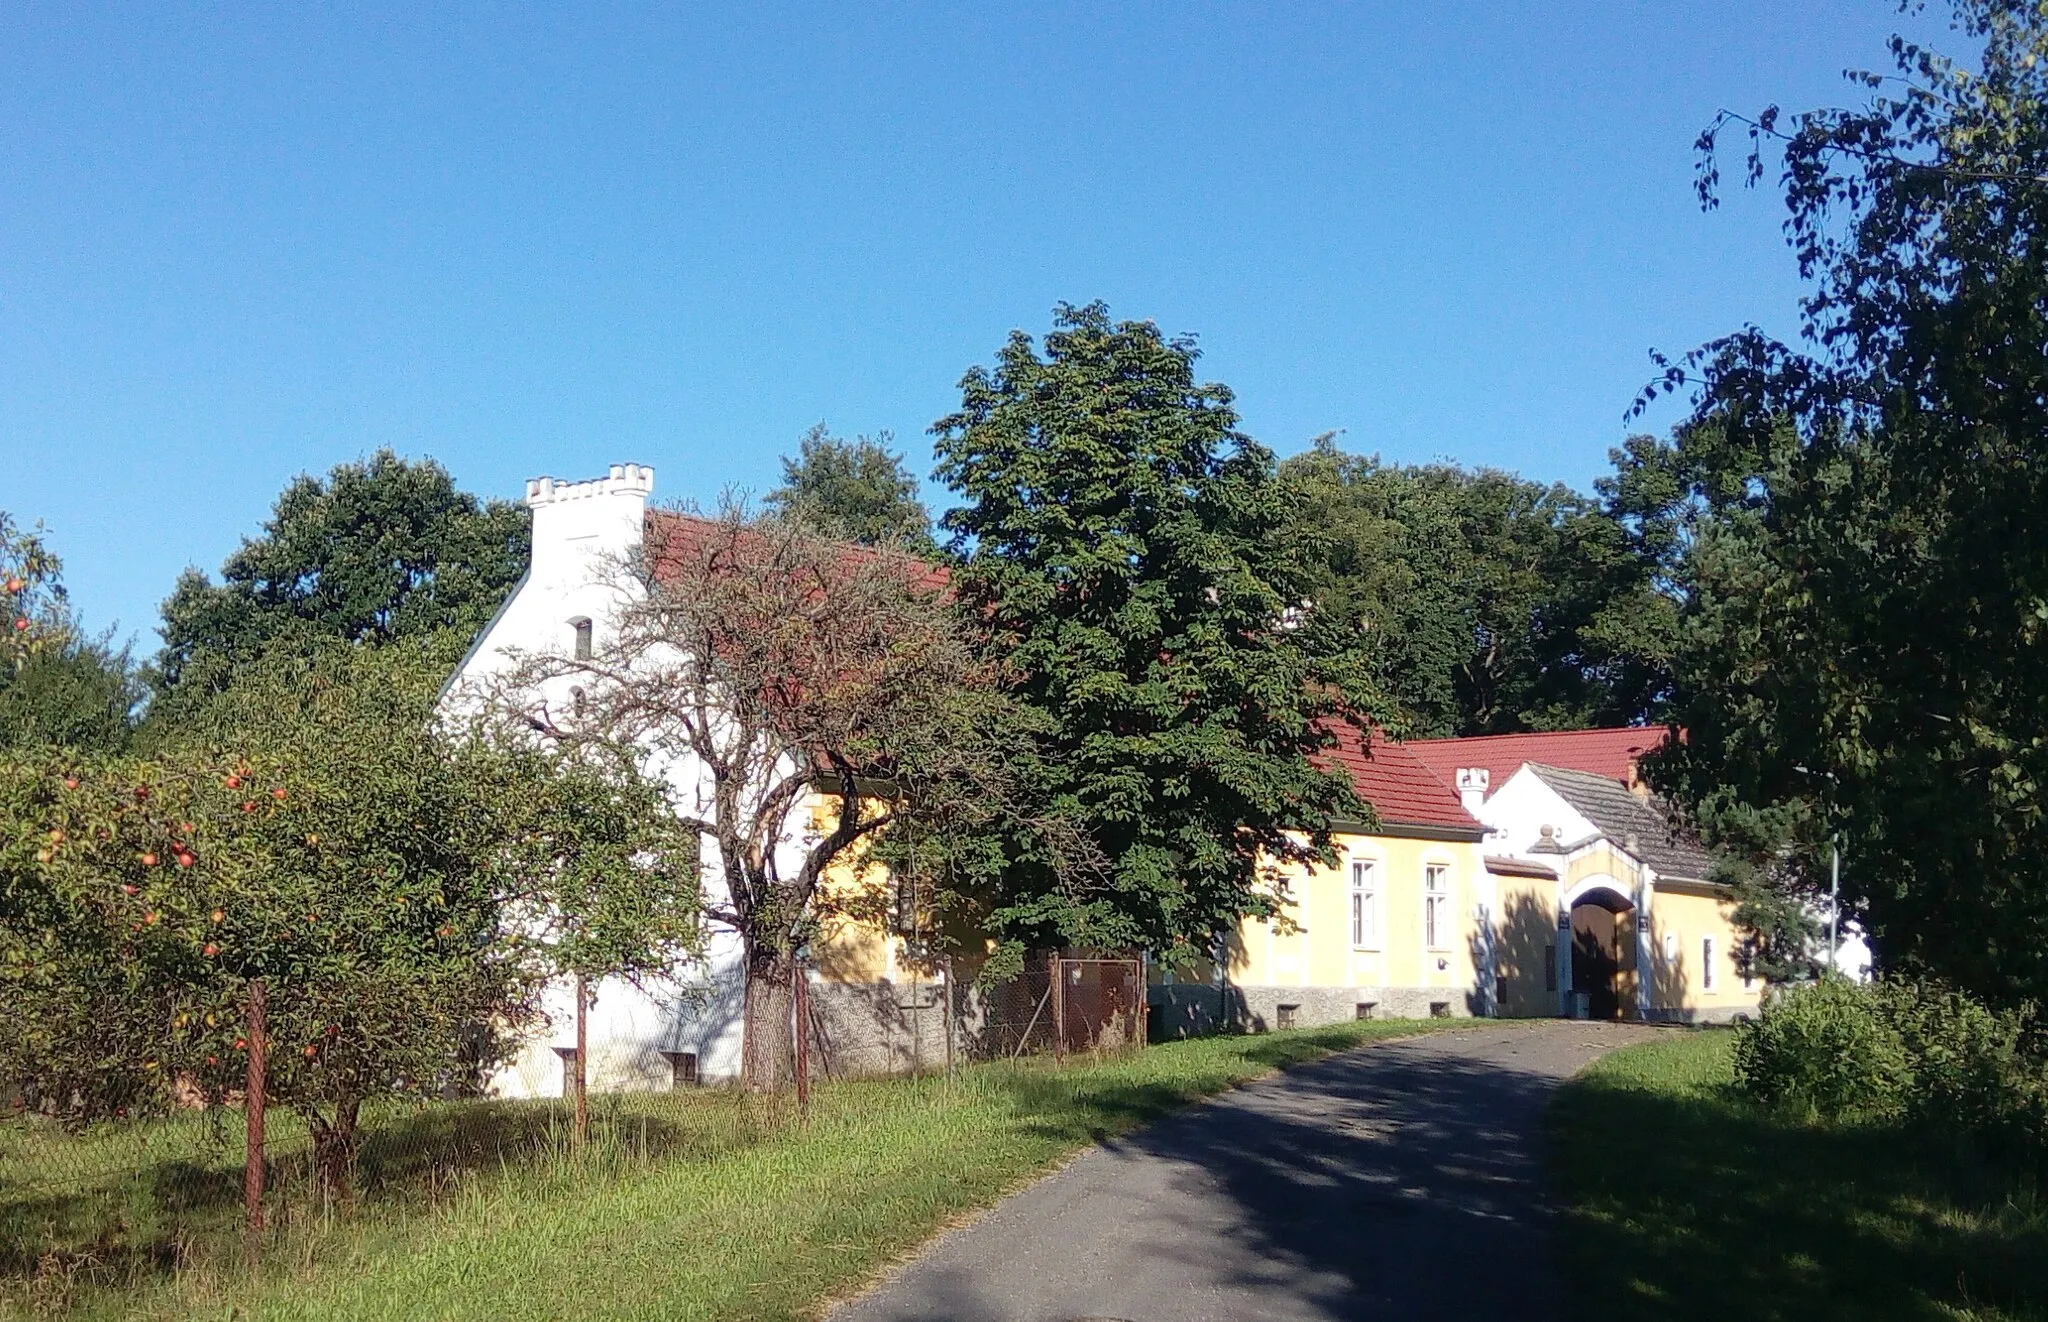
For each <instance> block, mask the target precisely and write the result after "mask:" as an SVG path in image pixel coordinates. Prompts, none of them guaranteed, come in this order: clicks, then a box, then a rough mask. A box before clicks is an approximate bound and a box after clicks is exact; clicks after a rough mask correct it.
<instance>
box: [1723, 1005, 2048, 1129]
mask: <svg viewBox="0 0 2048 1322" xmlns="http://www.w3.org/2000/svg"><path fill="white" fill-rule="evenodd" d="M2032 1018H2033V1011H2032V1008H2031V1007H2027V1008H2025V1009H2021V1010H1993V1009H1991V1008H1990V1007H1988V1006H1986V1005H1984V1004H1983V1003H1982V1002H1980V1001H1977V1000H1975V999H1973V998H1972V997H1970V996H1968V995H1967V994H1965V993H1963V992H1959V991H1955V990H1952V989H1950V988H1947V987H1942V986H1939V985H1937V984H1931V983H1917V982H1905V981H1888V982H1879V983H1873V984H1868V985H1859V984H1856V983H1852V982H1847V981H1845V980H1843V979H1840V978H1828V979H1824V980H1822V981H1820V982H1816V983H1812V984H1809V985H1807V986H1803V987H1796V988H1793V989H1792V990H1790V991H1787V992H1782V993H1780V994H1778V995H1776V996H1774V997H1773V998H1772V999H1771V1000H1770V1001H1768V1002H1767V1003H1766V1004H1765V1005H1764V1007H1763V1012H1762V1014H1761V1015H1760V1016H1759V1017H1758V1018H1757V1019H1756V1021H1755V1022H1753V1023H1750V1024H1747V1025H1745V1026H1744V1027H1743V1028H1742V1030H1741V1033H1740V1035H1739V1036H1738V1037H1737V1039H1736V1043H1735V1069H1736V1078H1737V1081H1738V1082H1739V1084H1740V1085H1741V1087H1742V1089H1743V1090H1744V1091H1745V1092H1747V1093H1748V1094H1749V1095H1750V1096H1751V1097H1753V1098H1755V1099H1756V1100H1758V1101H1760V1102H1763V1103H1765V1104H1766V1105H1770V1106H1778V1107H1785V1108H1789V1109H1794V1110H1798V1111H1801V1112H1804V1113H1806V1114H1809V1115H1815V1116H1819V1117H1821V1118H1823V1119H1829V1120H1834V1119H1843V1118H1852V1117H1853V1118H1857V1119H1892V1118H1895V1119H1899V1120H1903V1121H1905V1122H1906V1123H1908V1124H1911V1125H1913V1126H1915V1127H1917V1128H1922V1129H1926V1130H1939V1131H1942V1132H1946V1133H1951V1134H1956V1135H1959V1136H1967V1137H1970V1138H1974V1139H1978V1140H1981V1141H1985V1142H1989V1143H1991V1144H1993V1145H1995V1146H2000V1147H2014V1146H2016V1147H2019V1148H2022V1149H2032V1150H2034V1151H2036V1152H2041V1151H2048V1069H2044V1063H2043V1062H2042V1061H2041V1060H2040V1059H2039V1058H2038V1057H2037V1056H2036V1055H2034V1054H2033V1053H2031V1052H2030V1051H2029V1050H2028V1042H2029V1038H2028V1030H2029V1027H2030V1024H2031V1020H2032Z"/></svg>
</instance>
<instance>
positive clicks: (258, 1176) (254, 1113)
mask: <svg viewBox="0 0 2048 1322" xmlns="http://www.w3.org/2000/svg"><path fill="white" fill-rule="evenodd" d="M267 1009H268V1005H267V1001H266V998H265V995H264V991H263V979H261V978H251V979H250V980H249V1009H248V1013H247V1015H246V1016H245V1022H244V1023H243V1026H242V1034H243V1037H244V1039H245V1040H246V1041H247V1042H248V1044H249V1072H248V1075H247V1077H246V1079H245V1080H244V1083H243V1092H242V1123H243V1126H244V1129H245V1134H246V1141H247V1146H248V1155H247V1157H246V1158H245V1159H244V1161H243V1165H242V1205H243V1208H244V1210H246V1211H247V1213H248V1218H249V1228H248V1236H249V1256H250V1258H251V1259H252V1260H253V1259H254V1258H255V1257H256V1255H257V1253H258V1252H259V1251H260V1249H261V1247H262V1239H263V1176H264V1167H263V1108H264V1105H265V1103H266V1098H265V1096H264V1093H265V1090H266V1088H267V1086H268V1077H267V1071H268V1068H269V1058H268V1055H267V1053H266V1051H265V1048H266V1047H267V1046H268V1045H269V1036H270V1023H269V1016H268V1014H267V1013H266V1011H267Z"/></svg>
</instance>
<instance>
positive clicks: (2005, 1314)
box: [1550, 1034, 2048, 1322]
mask: <svg viewBox="0 0 2048 1322" xmlns="http://www.w3.org/2000/svg"><path fill="white" fill-rule="evenodd" d="M1717 1038H1720V1039H1722V1040H1718V1041H1717V1040H1716V1039H1717ZM1726 1049H1727V1043H1726V1041H1725V1038H1723V1037H1722V1035H1720V1034H1699V1035H1695V1036H1694V1037H1693V1040H1691V1041H1681V1042H1676V1043H1668V1044H1667V1043H1659V1044H1657V1045H1656V1046H1655V1047H1653V1048H1644V1049H1642V1050H1645V1051H1655V1052H1661V1053H1666V1054H1665V1060H1666V1061H1667V1062H1671V1061H1677V1060H1678V1059H1679V1057H1680V1055H1681V1053H1686V1054H1690V1055H1691V1056H1692V1057H1694V1058H1695V1063H1697V1064H1700V1065H1703V1066H1705V1067H1706V1068H1703V1069H1701V1070H1699V1071H1698V1073H1697V1074H1696V1075H1695V1077H1694V1078H1693V1079H1692V1080H1691V1081H1689V1082H1680V1081H1674V1080H1673V1078H1672V1077H1671V1076H1670V1075H1664V1076H1662V1077H1660V1076H1659V1074H1658V1072H1657V1071H1655V1070H1654V1069H1651V1070H1646V1071H1636V1070H1632V1069H1630V1068H1628V1067H1629V1065H1630V1064H1631V1062H1630V1061H1628V1060H1627V1058H1626V1057H1625V1056H1617V1057H1615V1058H1613V1059H1612V1060H1611V1061H1610V1062H1608V1065H1609V1066H1612V1067H1614V1068H1606V1067H1602V1068H1596V1069H1595V1070H1593V1071H1591V1072H1589V1073H1588V1074H1587V1075H1586V1076H1583V1077H1581V1078H1580V1079H1578V1080H1577V1081H1575V1082H1574V1083H1573V1084H1571V1085H1570V1086H1569V1087H1567V1088H1566V1089H1565V1090H1564V1091H1563V1092H1562V1093H1561V1095H1560V1096H1559V1098H1558V1101H1557V1103H1556V1105H1555V1107H1554V1109H1553V1110H1552V1112H1551V1116H1550V1140H1551V1154H1550V1155H1551V1158H1552V1162H1553V1169H1554V1171H1555V1173H1556V1175H1557V1177H1558V1183H1559V1185H1560V1193H1561V1194H1562V1195H1563V1196H1564V1198H1565V1199H1566V1200H1567V1202H1568V1211H1567V1214H1566V1236H1565V1243H1564V1245H1563V1250H1564V1252H1563V1257H1564V1261H1565V1263H1566V1265H1567V1289H1568V1291H1569V1294H1568V1297H1569V1299H1570V1301H1571V1303H1572V1305H1573V1307H1571V1308H1569V1309H1568V1310H1567V1311H1568V1312H1570V1313H1571V1314H1572V1315H1574V1316H1585V1317H1590V1316H1596V1315H1613V1316H1627V1317H1630V1318H1643V1319H1668V1320H1669V1322H1680V1320H1689V1319H1701V1322H1705V1320H1707V1319H1712V1320H1713V1322H1727V1320H1728V1319H1731V1318H1744V1319H1775V1318H1784V1319H1788V1320H1789V1319H1795V1318H1796V1319H1801V1320H1802V1322H1805V1320H1806V1319H1812V1318H1832V1317H1869V1318H1927V1319H1934V1318H1944V1319H1954V1318H1958V1317H1964V1318H1978V1319H1991V1318H2042V1317H2048V1215H2044V1213H2043V1209H2042V1207H2041V1204H2040V1202H2039V1201H2038V1196H2037V1186H2036V1185H2035V1184H2034V1182H2033V1180H2032V1179H2031V1177H2029V1176H2027V1175H2022V1174H2020V1173H2018V1172H2015V1171H2012V1170H2009V1169H2002V1168H2001V1167H2000V1166H1998V1165H1997V1164H1995V1163H1990V1162H1987V1161H1984V1160H1983V1159H1981V1158H1979V1157H1976V1156H1973V1155H1971V1154H1969V1153H1967V1152H1964V1151H1961V1150H1958V1149H1957V1148H1956V1147H1955V1146H1953V1145H1950V1144H1945V1143H1939V1142H1932V1143H1930V1142H1929V1141H1927V1140H1925V1139H1919V1138H1915V1137H1913V1136H1909V1135H1906V1134H1903V1133H1900V1132H1897V1131H1894V1130H1891V1129H1885V1128H1873V1127H1862V1128H1828V1127H1821V1126H1807V1125H1800V1124H1794V1123H1789V1122H1787V1121H1784V1120H1780V1119H1778V1118H1775V1117H1772V1116H1770V1115H1767V1114H1764V1113H1761V1112H1759V1111H1758V1110H1757V1109H1756V1108H1754V1107H1752V1106H1750V1105H1749V1104H1748V1103H1746V1102H1745V1101H1743V1100H1742V1099H1741V1098H1740V1097H1738V1096H1737V1095H1736V1094H1735V1093H1734V1091H1733V1087H1732V1084H1730V1083H1727V1082H1725V1081H1723V1080H1721V1079H1720V1077H1719V1075H1720V1074H1721V1072H1722V1071H1721V1070H1720V1069H1719V1068H1718V1066H1719V1064H1720V1061H1721V1060H1725V1053H1726ZM1717 1053H1718V1056H1719V1059H1718V1060H1717V1059H1715V1057H1716V1055H1717ZM1640 1059H1642V1060H1643V1061H1645V1062H1646V1063H1647V1064H1649V1065H1655V1064H1657V1063H1658V1058H1656V1057H1649V1056H1645V1057H1641V1058H1640Z"/></svg>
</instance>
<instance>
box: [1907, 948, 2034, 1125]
mask: <svg viewBox="0 0 2048 1322" xmlns="http://www.w3.org/2000/svg"><path fill="white" fill-rule="evenodd" d="M1871 994H1872V996H1873V997H1874V999H1875V1000H1876V1002H1877V1005H1878V1011H1879V1013H1880V1014H1882V1015H1883V1016H1884V1017H1885V1018H1886V1019H1887V1020H1888V1021H1889V1022H1890V1023H1891V1025H1892V1027H1893V1029H1894V1030H1895V1031H1896V1032H1897V1033H1898V1035H1899V1040H1900V1042H1901V1044H1902V1045H1903V1046H1904V1047H1905V1050H1906V1056H1907V1059H1908V1061H1909V1062H1910V1063H1911V1068H1912V1087H1911V1088H1910V1089H1909V1090H1908V1092H1907V1095H1906V1107H1905V1113H1906V1116H1907V1118H1908V1119H1910V1120H1912V1121H1914V1122H1916V1123H1919V1124H1923V1125H1927V1126H1929V1127H1934V1128H1946V1129H1957V1130H1965V1131H1968V1132H1970V1133H1975V1134H1983V1135H1991V1134H1995V1133H1999V1132H2002V1131H2005V1130H2008V1129H2010V1128H2011V1127H2012V1125H2013V1124H2014V1122H2015V1121H2016V1120H2018V1119H2019V1118H2020V1117H2021V1115H2022V1113H2023V1112H2024V1111H2025V1109H2026V1101H2027V1095H2028V1092H2029V1091H2030V1089H2029V1084H2030V1082H2031V1077H2032V1075H2033V1074H2034V1073H2035V1070H2034V1068H2033V1065H2032V1062H2030V1061H2029V1060H2028V1059H2027V1057H2026V1054H2025V1052H2024V1051H2023V1050H2022V1047H2021V1044H2022V1041H2023V1039H2024V1035H2025V1032H2026V1027H2027V1019H2028V1017H2029V1015H2028V1013H2027V1012H2024V1011H2003V1012H2001V1011H1995V1010H1992V1009H1990V1008H1989V1007H1988V1006H1985V1005H1984V1004H1982V1003H1981V1002H1979V1001H1976V1000H1974V999H1972V998H1971V997H1969V996H1967V995H1965V994H1964V993H1962V992H1958V991H1954V990H1951V989H1949V988H1946V987H1941V986H1937V985H1928V984H1920V983H1909V982H1891V983H1881V984H1878V985H1877V986H1876V987H1875V988H1874V989H1873V990H1872V993H1871Z"/></svg>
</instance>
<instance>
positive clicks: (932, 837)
mask: <svg viewBox="0 0 2048 1322" xmlns="http://www.w3.org/2000/svg"><path fill="white" fill-rule="evenodd" d="M615 572H616V574H617V576H618V577H617V584H618V586H619V588H620V589H621V590H620V594H619V596H620V600H621V602H622V605H621V608H620V609H619V611H618V613H617V614H616V615H615V616H614V617H613V619H612V620H611V621H610V624H609V627H608V628H607V629H606V630H605V631H604V635H603V637H602V639H601V640H600V641H599V643H598V645H597V646H596V647H595V648H594V649H593V652H592V654H591V655H589V656H575V655H564V654H559V653H556V654H541V655H533V656H528V657H524V658H521V659H520V663H519V664H518V665H517V666H515V667H513V668H512V669H511V670H510V671H509V672H508V673H506V674H504V675H502V676H499V677H497V678H496V679H494V680H492V681H487V682H485V683H484V684H483V685H482V686H481V689H480V691H479V692H477V693H475V695H474V698H473V699H471V700H474V701H477V702H479V703H480V704H481V705H483V706H484V707H485V708H486V709H489V710H498V711H505V712H511V713H516V714H517V715H518V716H519V718H520V719H521V720H523V721H524V723H525V724H527V725H528V726H529V727H531V728H533V729H535V730H538V731H541V732H543V733H544V734H545V735H546V736H547V737H548V738H549V739H551V740H555V741H557V742H559V743H560V744H561V746H563V747H565V748H568V749H617V750H630V752H631V754H632V755H634V756H644V757H647V758H649V759H651V760H653V761H654V762H656V763H658V764H660V765H662V766H665V767H669V768H672V769H675V770H676V771H678V773H679V774H681V775H682V776H684V777H685V778H686V779H689V780H692V781H694V783H692V784H691V785H690V790H691V793H690V798H691V799H692V800H693V801H692V802H691V803H690V804H689V805H687V807H686V808H684V810H683V815H682V817H681V822H682V825H683V826H684V827H685V828H687V829H688V830H689V831H690V832H692V833H696V834H694V835H693V836H692V838H693V839H695V838H698V837H699V836H701V838H702V839H703V840H704V841H705V842H706V843H707V844H708V845H709V847H710V849H711V850H712V851H714V853H715V862H716V865H717V868H718V876H719V878H720V881H721V883H722V884H721V886H720V887H719V891H720V893H719V894H718V895H717V896H716V897H715V898H714V899H713V900H712V902H710V903H709V904H708V905H707V907H706V912H705V916H706V918H707V919H708V920H709V921H712V922H716V923H718V924H720V925H722V926H724V927H726V928H728V929H730V930H731V931H733V932H735V933H737V934H738V935H739V937H740V940H741V943H742V946H743V950H744V960H745V978H746V1010H745V1014H746V1018H745V1036H744V1051H743V1057H742V1059H743V1070H744V1074H745V1078H746V1081H747V1084H748V1086H749V1087H752V1088H757V1089H775V1088H779V1087H781V1086H782V1085H783V1083H784V1082H785V1081H786V1080H787V1079H788V1078H789V1074H790V1065H791V1061H792V1058H793V1056H792V1048H793V1045H794V1038H793V1037H792V1034H791V1025H792V1023H793V1019H792V1011H793V999H794V989H795V981H796V979H797V978H798V977H799V976H801V969H800V966H799V962H798V956H799V952H800V951H801V950H802V949H803V947H804V946H805V945H807V944H808V943H809V942H810V941H811V940H812V939H813V938H814V937H815V936H816V935H817V934H818V933H819V931H820V930H821V927H822V925H823V924H825V923H827V922H829V921H832V920H835V919H839V918H844V917H854V918H865V919H872V918H875V917H877V916H879V914H878V911H879V910H880V909H881V908H882V907H883V906H882V905H879V904H877V903H876V901H877V900H878V899H880V898H881V897H879V896H878V895H877V894H876V893H875V892H876V891H878V890H880V889H881V888H882V887H883V886H885V885H886V880H887V879H886V877H885V876H883V875H878V873H879V872H880V869H876V868H870V867H868V866H866V864H867V863H868V862H869V861H870V858H869V851H877V850H880V849H882V848H883V847H884V846H887V845H889V844H890V843H891V842H892V841H896V840H899V839H900V840H901V841H902V843H904V844H907V845H911V846H914V848H915V850H916V852H917V853H918V854H919V855H920V859H921V861H923V862H925V863H927V864H934V863H937V862H940V861H944V862H945V863H947V864H948V865H949V866H953V867H965V866H966V865H967V864H968V863H969V862H978V860H973V859H972V858H971V857H970V856H971V855H972V854H973V851H974V850H975V848H976V847H977V844H979V846H980V847H981V848H983V849H986V848H987V847H988V843H987V842H988V841H989V839H990V838H991V837H994V836H996V835H998V834H999V833H1001V832H1003V831H1004V830H1008V831H1009V832H1010V834H1012V835H1014V836H1016V837H1018V838H1028V839H1034V840H1048V841H1049V842H1048V843H1045V845H1044V852H1045V853H1046V855H1047V856H1048V858H1050V859H1052V860H1053V863H1054V864H1055V865H1057V864H1058V863H1059V861H1060V860H1061V858H1062V853H1061V850H1060V848H1059V846H1058V842H1057V841H1050V833H1049V832H1034V830H1033V829H1032V825H1031V824H1030V823H1027V822H1024V821H1023V818H1024V817H1025V815H1026V814H1025V813H1024V812H1021V811H1013V809H1012V805H1013V801H1014V800H1019V799H1020V797H1021V796H1017V795H1014V794H1013V793H1012V792H1011V784H1012V782H1013V780H1014V779H1015V776H1014V772H1013V771H1012V769H1011V760H1012V757H1013V753H1014V751H1015V748H1016V744H1017V732H1018V730H1019V722H1018V721H1017V720H1016V719H1014V718H1015V716H1016V714H1017V713H1016V710H1015V707H1016V704H1014V703H1013V702H1011V701H1010V700H1009V699H1008V698H1007V695H1006V694H1005V693H1004V692H1003V690H1002V686H1001V683H1000V680H1001V673H1002V672H1001V668H1000V667H999V666H997V665H995V664H992V663H991V662H990V661H989V660H988V659H987V658H985V657H984V656H983V655H982V654H981V653H980V652H979V651H978V650H977V648H976V647H975V645H974V642H975V640H974V638H973V635H972V633H971V632H970V631H969V630H968V629H967V628H966V627H965V625H964V624H963V622H962V620H961V619H960V617H959V612H958V610H957V608H956V606H955V605H954V604H953V603H952V602H950V601H949V600H948V599H947V597H946V594H945V592H944V590H943V589H944V584H945V580H944V576H943V575H942V574H940V573H938V572H936V571H935V570H934V568H933V566H931V565H930V564H928V563H926V562H923V561H920V560H918V559H916V558H914V557H912V556H910V555H909V554H907V553H905V552H904V551H903V550H902V549H901V548H898V547H890V546H884V547H877V548H873V549H868V548H859V547H850V546H848V545H847V544H846V543H845V542H844V541H840V540H837V539H835V538H830V537H826V536H823V535H821V534H820V533H819V532H818V530H817V529H816V528H814V527H813V526H811V525H810V523H809V522H808V521H807V520H805V519H803V518H801V517H797V518H786V517H780V516H772V515H771V516H768V517H757V516H754V515H752V514H750V513H749V512H748V511H747V510H746V509H744V508H743V507H739V506H736V505H728V506H727V507H726V508H725V509H723V510H721V511H720V513H719V515H718V517H717V518H715V519H699V518H675V517H664V518H658V519H653V520H650V521H649V523H648V542H647V546H646V548H645V552H644V555H642V556H641V557H639V558H637V559H636V560H635V561H633V562H632V563H624V564H620V565H618V566H616V568H615ZM467 696H469V695H468V694H467V693H466V694H465V697H467ZM894 852H895V855H896V857H899V858H900V857H902V856H903V851H894ZM828 881H834V882H836V883H843V884H829V885H828Z"/></svg>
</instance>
